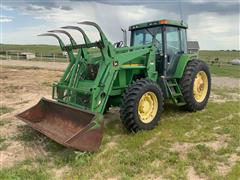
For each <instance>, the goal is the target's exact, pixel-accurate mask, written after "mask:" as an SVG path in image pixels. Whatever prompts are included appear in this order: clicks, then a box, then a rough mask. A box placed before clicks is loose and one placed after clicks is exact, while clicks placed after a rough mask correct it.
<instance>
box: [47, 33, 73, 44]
mask: <svg viewBox="0 0 240 180" xmlns="http://www.w3.org/2000/svg"><path fill="white" fill-rule="evenodd" d="M48 32H52V33H63V34H66V35H67V36H68V37H69V39H70V41H71V44H72V45H76V44H77V43H76V41H75V40H74V39H73V37H72V35H71V34H70V33H69V32H67V31H64V30H51V31H48Z"/></svg>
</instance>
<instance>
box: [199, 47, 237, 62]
mask: <svg viewBox="0 0 240 180" xmlns="http://www.w3.org/2000/svg"><path fill="white" fill-rule="evenodd" d="M199 57H200V59H202V60H205V61H208V62H209V61H211V60H214V59H215V58H219V61H220V62H223V63H227V62H229V61H231V60H233V59H240V51H207V50H202V51H200V52H199Z"/></svg>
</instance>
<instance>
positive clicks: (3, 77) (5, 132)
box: [0, 60, 240, 177]
mask: <svg viewBox="0 0 240 180" xmlns="http://www.w3.org/2000/svg"><path fill="white" fill-rule="evenodd" d="M0 64H1V66H0V95H1V97H0V100H1V105H2V106H5V107H8V108H10V109H11V111H10V112H8V113H6V114H3V115H1V116H0V120H1V121H2V122H4V123H3V124H4V125H3V126H0V136H1V137H5V138H7V139H11V140H10V141H8V142H7V147H6V149H4V150H0V167H1V168H3V167H10V166H12V165H14V164H15V163H16V162H20V161H22V160H24V159H27V158H36V157H37V156H38V155H44V153H45V152H44V150H42V149H41V148H39V146H38V148H36V147H25V146H24V145H23V144H21V143H20V142H18V141H17V140H15V139H14V136H16V134H18V133H19V131H20V130H19V126H21V125H23V124H24V123H23V122H21V121H19V120H18V119H16V118H15V117H14V115H16V114H17V113H19V112H22V111H23V110H25V109H27V108H29V107H31V106H32V105H34V104H36V103H37V102H38V101H39V99H40V98H41V97H43V96H44V97H46V98H51V91H52V88H51V84H52V82H54V81H57V80H59V78H60V77H61V75H62V74H63V71H62V70H63V69H64V68H65V67H66V65H67V64H66V63H56V62H53V63H50V62H34V61H29V62H27V61H24V62H21V61H13V60H11V61H6V60H4V61H0ZM29 67H30V68H29ZM31 67H34V68H33V69H32V68H31ZM37 67H38V68H37ZM49 69H51V70H49ZM212 84H213V87H215V88H217V87H223V86H228V87H231V88H236V87H239V86H240V81H239V79H236V78H228V77H213V78H212ZM149 143H151V142H149ZM36 146H37V144H36ZM175 146H176V147H177V149H179V147H182V146H184V145H179V144H176V145H175ZM175 146H174V147H173V148H176V147H175ZM215 146H216V148H218V144H216V145H215ZM180 149H181V148H180ZM182 149H184V147H183V148H182ZM192 174H194V172H192V170H190V172H189V176H190V177H191V176H192Z"/></svg>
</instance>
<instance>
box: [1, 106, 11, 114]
mask: <svg viewBox="0 0 240 180" xmlns="http://www.w3.org/2000/svg"><path fill="white" fill-rule="evenodd" d="M13 110H14V109H13V108H11V107H7V106H5V105H2V106H0V116H1V115H3V114H6V113H10V112H12V111H13Z"/></svg>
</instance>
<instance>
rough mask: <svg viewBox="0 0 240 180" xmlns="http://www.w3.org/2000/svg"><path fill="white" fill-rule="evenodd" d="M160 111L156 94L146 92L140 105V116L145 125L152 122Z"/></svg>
mask: <svg viewBox="0 0 240 180" xmlns="http://www.w3.org/2000/svg"><path fill="white" fill-rule="evenodd" d="M157 110H158V99H157V96H156V95H155V93H153V92H146V93H145V94H143V96H142V97H141V99H140V101H139V103H138V116H139V118H140V120H141V121H142V122H143V123H149V122H151V121H152V120H153V119H154V118H155V116H156V114H157Z"/></svg>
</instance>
